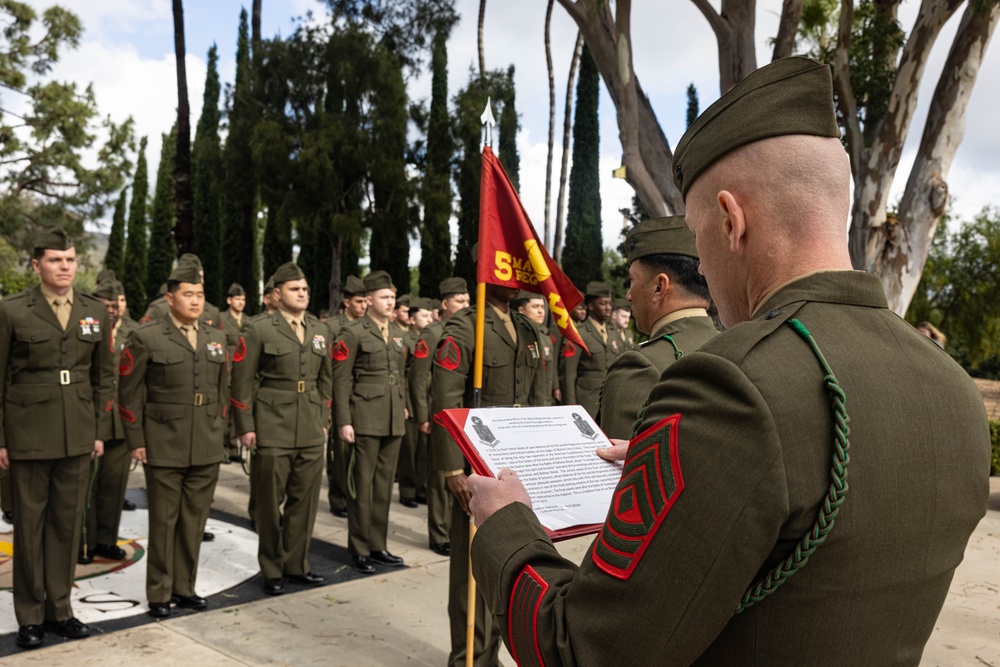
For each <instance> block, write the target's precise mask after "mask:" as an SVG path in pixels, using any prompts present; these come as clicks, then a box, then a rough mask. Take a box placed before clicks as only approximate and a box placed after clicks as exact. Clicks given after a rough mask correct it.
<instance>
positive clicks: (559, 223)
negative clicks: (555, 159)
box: [552, 32, 583, 266]
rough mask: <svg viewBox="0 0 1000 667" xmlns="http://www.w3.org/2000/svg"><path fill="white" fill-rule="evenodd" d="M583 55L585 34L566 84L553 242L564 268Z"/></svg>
mask: <svg viewBox="0 0 1000 667" xmlns="http://www.w3.org/2000/svg"><path fill="white" fill-rule="evenodd" d="M582 53H583V32H579V33H577V35H576V46H575V47H573V60H571V61H570V63H569V80H568V81H567V82H566V115H565V116H564V119H563V143H562V167H561V168H560V170H559V198H558V199H557V200H556V235H555V239H554V240H553V241H552V246H553V250H554V252H555V255H554V256H553V259H554V260H556V264H559V265H560V266H562V246H563V222H564V220H563V215H564V213H565V212H566V181H567V180H568V178H569V137H570V131H571V130H572V129H573V115H572V114H573V81H574V80H575V79H576V68H577V65H579V64H580V54H582Z"/></svg>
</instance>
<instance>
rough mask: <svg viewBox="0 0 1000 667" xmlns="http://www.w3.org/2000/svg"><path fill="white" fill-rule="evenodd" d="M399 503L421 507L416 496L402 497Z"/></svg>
mask: <svg viewBox="0 0 1000 667" xmlns="http://www.w3.org/2000/svg"><path fill="white" fill-rule="evenodd" d="M399 504H400V505H402V506H403V507H419V505H417V500H416V498H400V499H399Z"/></svg>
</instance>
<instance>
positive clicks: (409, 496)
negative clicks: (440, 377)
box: [396, 327, 427, 504]
mask: <svg viewBox="0 0 1000 667" xmlns="http://www.w3.org/2000/svg"><path fill="white" fill-rule="evenodd" d="M400 328H402V327H400ZM419 337H420V332H418V331H417V330H416V329H415V328H412V327H411V328H410V329H403V341H404V344H405V346H406V376H407V378H409V376H410V366H411V365H412V363H413V350H414V348H415V347H416V345H417V340H418V339H419ZM406 410H407V412H408V413H409V415H410V417H409V419H407V420H406V423H405V425H404V426H405V432H404V433H403V442H402V443H401V444H400V446H399V462H398V463H397V464H396V478H397V479H398V481H399V500H400V501H401V502H403V504H406V503H407V502H409V503H410V504H413V503H416V501H417V500H418V499H419V500H426V498H427V486H426V484H427V478H426V475H425V474H424V472H425V470H426V469H427V452H426V449H424V450H421V449H419V444H420V438H419V435H420V429H419V428H418V426H417V422H416V421H414V415H415V414H416V413H415V412H414V409H413V396H411V395H410V392H409V390H407V392H406Z"/></svg>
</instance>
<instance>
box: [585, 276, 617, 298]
mask: <svg viewBox="0 0 1000 667" xmlns="http://www.w3.org/2000/svg"><path fill="white" fill-rule="evenodd" d="M587 296H589V297H593V298H595V299H600V298H602V297H608V298H609V299H610V298H611V285H609V284H607V283H602V282H601V281H599V280H592V281H590V282H589V283H587Z"/></svg>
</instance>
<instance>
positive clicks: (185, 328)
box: [181, 324, 198, 350]
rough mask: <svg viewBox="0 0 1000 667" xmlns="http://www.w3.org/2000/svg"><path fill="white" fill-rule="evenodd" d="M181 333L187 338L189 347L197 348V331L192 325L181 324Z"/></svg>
mask: <svg viewBox="0 0 1000 667" xmlns="http://www.w3.org/2000/svg"><path fill="white" fill-rule="evenodd" d="M181 333H182V334H184V337H185V338H187V341H188V343H189V344H190V345H191V349H193V350H197V349H198V332H197V331H195V330H194V327H192V326H190V325H187V324H185V325H182V326H181Z"/></svg>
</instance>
